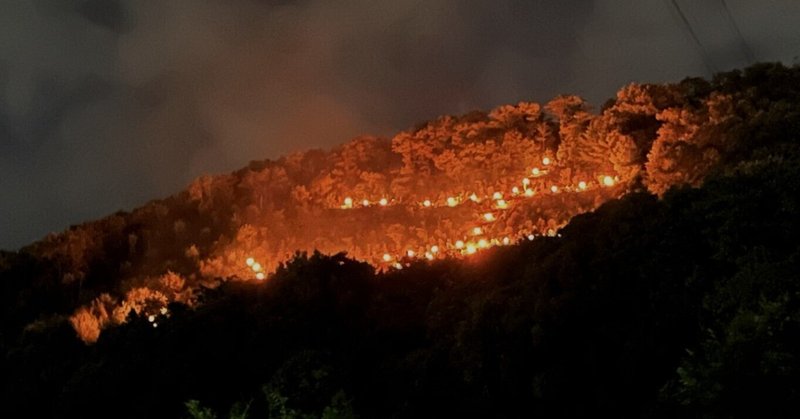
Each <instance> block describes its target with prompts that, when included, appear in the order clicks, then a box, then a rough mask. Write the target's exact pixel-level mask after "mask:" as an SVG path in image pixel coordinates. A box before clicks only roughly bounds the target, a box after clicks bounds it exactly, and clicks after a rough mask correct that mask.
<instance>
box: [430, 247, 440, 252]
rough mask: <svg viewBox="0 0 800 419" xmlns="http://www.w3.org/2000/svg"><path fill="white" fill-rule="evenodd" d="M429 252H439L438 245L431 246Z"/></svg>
mask: <svg viewBox="0 0 800 419" xmlns="http://www.w3.org/2000/svg"><path fill="white" fill-rule="evenodd" d="M431 253H439V246H437V245H433V246H431Z"/></svg>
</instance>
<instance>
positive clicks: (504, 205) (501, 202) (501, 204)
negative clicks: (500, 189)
mask: <svg viewBox="0 0 800 419" xmlns="http://www.w3.org/2000/svg"><path fill="white" fill-rule="evenodd" d="M497 208H500V209H506V208H508V202H506V201H505V200H504V199H498V200H497Z"/></svg>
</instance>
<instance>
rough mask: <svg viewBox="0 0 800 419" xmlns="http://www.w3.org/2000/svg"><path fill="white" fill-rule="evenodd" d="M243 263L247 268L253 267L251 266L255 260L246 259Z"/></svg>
mask: <svg viewBox="0 0 800 419" xmlns="http://www.w3.org/2000/svg"><path fill="white" fill-rule="evenodd" d="M244 263H246V264H247V266H253V264H254V263H256V260H255V259H253V258H247V260H246V261H244Z"/></svg>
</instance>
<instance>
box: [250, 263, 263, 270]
mask: <svg viewBox="0 0 800 419" xmlns="http://www.w3.org/2000/svg"><path fill="white" fill-rule="evenodd" d="M251 268H253V272H261V269H262V268H261V264H260V263H258V262H256V263H254V264H253V266H251Z"/></svg>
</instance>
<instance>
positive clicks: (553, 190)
mask: <svg viewBox="0 0 800 419" xmlns="http://www.w3.org/2000/svg"><path fill="white" fill-rule="evenodd" d="M550 192H552V193H558V186H556V185H553V186H551V187H550Z"/></svg>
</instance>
